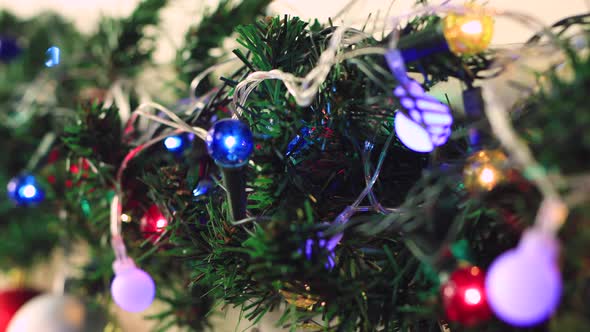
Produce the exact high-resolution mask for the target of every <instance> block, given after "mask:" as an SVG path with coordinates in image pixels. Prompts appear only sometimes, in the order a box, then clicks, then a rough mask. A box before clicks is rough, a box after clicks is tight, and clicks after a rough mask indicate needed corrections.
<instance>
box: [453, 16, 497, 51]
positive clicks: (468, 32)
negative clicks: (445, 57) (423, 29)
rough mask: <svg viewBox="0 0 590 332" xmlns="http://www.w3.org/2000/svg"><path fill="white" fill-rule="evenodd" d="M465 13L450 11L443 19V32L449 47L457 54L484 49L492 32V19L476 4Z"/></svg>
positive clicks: (490, 38)
mask: <svg viewBox="0 0 590 332" xmlns="http://www.w3.org/2000/svg"><path fill="white" fill-rule="evenodd" d="M468 7H470V8H467V9H469V10H467V11H466V12H465V13H450V14H449V15H447V17H445V18H444V20H443V33H444V36H445V39H446V41H447V44H448V46H449V49H450V50H451V51H452V52H453V53H455V54H458V55H472V54H477V53H481V52H483V51H485V50H486V49H487V48H488V46H489V45H490V42H491V41H492V37H493V34H494V19H493V18H492V17H491V16H490V15H487V14H486V13H485V12H484V11H483V10H482V9H481V8H479V7H477V6H468Z"/></svg>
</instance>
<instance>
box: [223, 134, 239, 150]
mask: <svg viewBox="0 0 590 332" xmlns="http://www.w3.org/2000/svg"><path fill="white" fill-rule="evenodd" d="M223 143H224V144H225V146H226V147H227V148H228V149H231V148H233V147H234V146H235V145H236V138H235V137H233V136H228V137H226V138H225V140H224V141H223Z"/></svg>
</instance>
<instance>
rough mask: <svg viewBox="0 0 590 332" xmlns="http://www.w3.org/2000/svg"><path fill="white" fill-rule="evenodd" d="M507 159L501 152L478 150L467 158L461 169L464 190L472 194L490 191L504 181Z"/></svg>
mask: <svg viewBox="0 0 590 332" xmlns="http://www.w3.org/2000/svg"><path fill="white" fill-rule="evenodd" d="M507 163H508V158H507V157H506V155H505V154H504V152H502V151H501V150H480V151H477V152H475V153H474V154H472V155H471V156H470V157H469V158H467V162H466V164H465V168H464V169H463V180H464V182H465V188H466V189H467V190H468V191H470V192H472V193H477V192H482V191H490V190H492V189H494V188H495V187H496V186H497V185H498V184H500V183H503V182H505V181H506V172H505V169H506V165H507Z"/></svg>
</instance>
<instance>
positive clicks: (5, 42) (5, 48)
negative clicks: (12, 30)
mask: <svg viewBox="0 0 590 332" xmlns="http://www.w3.org/2000/svg"><path fill="white" fill-rule="evenodd" d="M20 53H21V49H20V47H18V43H17V42H16V39H14V38H11V37H5V36H0V62H9V61H11V60H13V59H14V58H16V57H17V56H19V55H20Z"/></svg>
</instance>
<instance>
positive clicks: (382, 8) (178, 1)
mask: <svg viewBox="0 0 590 332" xmlns="http://www.w3.org/2000/svg"><path fill="white" fill-rule="evenodd" d="M245 1H248V0H245ZM139 2H140V0H51V1H47V0H0V9H5V10H9V11H12V12H13V13H15V14H17V15H19V16H22V17H31V16H34V15H36V14H38V13H40V12H42V11H55V12H57V13H59V14H61V15H63V16H65V17H67V18H68V19H70V20H71V21H72V22H74V23H75V25H76V26H77V27H78V28H79V29H80V30H81V31H82V32H91V31H93V30H94V29H95V28H96V25H97V22H98V20H99V18H100V17H101V16H115V17H120V16H126V15H128V14H129V13H131V11H132V10H133V9H134V8H135V6H136V5H137V3H139ZM415 2H416V1H414V0H398V1H395V0H393V1H390V0H364V1H363V0H359V1H356V2H355V3H354V4H352V5H350V1H349V0H323V1H322V0H277V1H275V2H274V3H273V4H272V5H271V7H270V8H269V13H268V14H269V15H275V14H290V15H295V16H299V17H302V18H304V19H313V18H317V19H319V20H320V21H322V22H325V21H327V19H328V18H329V17H334V16H337V15H338V17H339V19H340V21H344V22H345V23H347V24H355V25H361V24H362V23H364V22H365V20H366V19H367V17H368V16H369V14H371V15H372V17H373V18H375V17H377V19H378V20H381V21H383V20H385V18H386V17H390V16H391V15H396V14H400V13H405V12H408V11H409V10H410V9H411V8H412V6H413V5H414V3H415ZM486 2H487V3H488V4H489V5H490V6H493V7H496V8H501V9H509V10H515V11H520V12H526V13H529V14H531V15H533V16H535V17H537V18H538V19H539V20H540V21H542V22H543V23H545V24H551V23H553V22H555V21H557V20H559V19H561V18H563V17H566V16H568V15H573V14H575V13H580V12H583V11H588V10H589V9H590V0H560V1H555V0H517V1H515V0H489V1H486ZM431 3H433V4H434V3H439V2H438V1H431ZM216 4H217V1H216V0H170V1H169V6H168V7H167V8H166V10H164V11H163V13H162V20H163V24H161V26H162V27H163V31H161V39H160V41H159V48H158V51H157V53H156V60H157V61H158V62H159V63H166V62H168V61H170V60H171V59H172V58H173V56H174V52H175V51H174V50H175V48H176V47H177V46H178V45H180V43H181V40H182V38H183V36H184V34H185V32H186V30H187V29H188V27H189V26H191V25H193V24H195V23H198V22H199V20H200V17H201V14H202V13H203V11H205V10H207V8H214V7H215V6H216ZM388 13H389V14H388ZM376 15H378V16H376ZM336 22H337V23H338V21H336ZM530 35H531V31H530V30H529V29H527V28H526V27H522V26H519V25H517V24H515V23H513V22H508V21H506V22H504V21H500V20H499V21H498V22H497V24H496V33H495V34H494V41H493V44H495V45H500V46H504V45H508V44H513V43H520V42H522V41H524V40H526V39H527V38H528V37H529V36H530ZM232 45H233V43H231V41H230V40H228V46H227V47H232ZM59 266H60V262H59V258H58V257H57V256H56V259H54V260H52V261H48V262H46V264H44V265H43V266H39V267H38V269H37V271H36V272H35V273H34V274H33V275H32V276H30V278H29V279H30V280H31V282H32V283H33V286H36V287H37V288H39V289H51V286H52V285H51V284H52V280H51V278H48V277H47V276H54V275H56V271H58V270H59ZM5 274H6V273H5ZM8 279H9V277H7V276H6V275H4V276H0V288H1V287H2V286H3V284H5V283H6V282H7V280H8ZM157 310H158V309H157V307H156V306H153V308H151V310H150V312H152V311H153V312H156V311H157ZM150 312H147V313H143V314H129V313H122V312H121V313H120V314H119V315H118V316H119V318H120V320H121V323H122V328H123V330H124V331H148V330H149V327H150V322H146V321H144V320H143V316H144V315H145V314H149V313H150ZM277 317H278V314H272V313H271V314H269V315H267V316H265V318H264V320H263V322H262V323H261V324H259V325H258V326H256V327H252V326H251V323H250V322H248V321H242V322H240V315H239V311H238V310H236V309H233V308H220V309H219V313H217V314H215V315H214V319H213V330H214V331H221V332H225V331H228V332H229V331H251V330H255V331H261V332H272V331H280V330H279V329H277V328H275V327H274V322H275V320H276V319H277Z"/></svg>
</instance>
